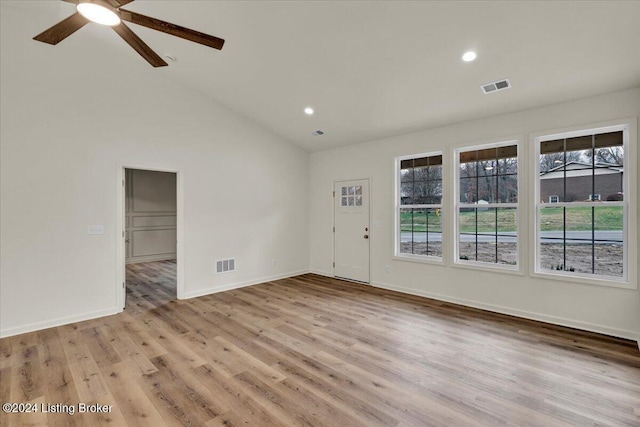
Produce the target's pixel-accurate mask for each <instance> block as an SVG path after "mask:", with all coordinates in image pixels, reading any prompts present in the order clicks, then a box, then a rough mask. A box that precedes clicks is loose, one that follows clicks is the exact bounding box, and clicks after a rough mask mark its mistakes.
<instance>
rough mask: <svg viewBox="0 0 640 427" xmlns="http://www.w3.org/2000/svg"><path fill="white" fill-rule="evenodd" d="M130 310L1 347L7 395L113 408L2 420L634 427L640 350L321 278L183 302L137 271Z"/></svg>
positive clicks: (163, 267) (638, 418) (166, 281)
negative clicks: (103, 410) (105, 411)
mask: <svg viewBox="0 0 640 427" xmlns="http://www.w3.org/2000/svg"><path fill="white" fill-rule="evenodd" d="M128 270H129V273H131V274H130V277H129V282H130V283H129V294H128V303H127V309H126V310H125V312H124V313H121V314H118V315H115V316H110V317H105V318H101V319H97V320H92V321H86V322H80V323H75V324H72V325H67V326H63V327H58V328H52V329H48V330H44V331H40V332H34V333H29V334H23V335H20V336H16V337H10V338H5V339H2V340H0V384H1V387H0V400H1V401H2V402H3V403H4V402H37V403H45V404H56V403H61V404H67V405H69V404H73V405H75V404H77V403H78V402H85V403H100V404H103V405H112V406H113V409H112V412H111V413H107V414H77V413H76V414H75V415H73V416H69V415H65V414H59V413H42V412H39V413H36V414H6V413H3V414H2V415H1V418H0V424H1V425H2V426H24V425H31V424H34V425H38V424H40V425H47V424H48V425H56V426H57V425H59V426H67V425H83V426H95V425H100V424H109V423H110V424H111V425H118V426H119V425H127V424H128V425H148V426H162V425H191V426H237V425H251V426H271V425H274V426H297V425H306V426H331V427H336V426H338V427H346V426H455V427H458V426H545V427H549V426H595V425H597V426H638V425H640V352H638V349H637V347H636V346H635V343H633V342H630V341H625V340H620V339H614V338H609V337H605V336H600V335H596V334H591V333H585V332H580V331H575V330H570V329H566V328H561V327H556V326H551V325H547V324H543V323H537V322H532V321H527V320H522V319H518V318H513V317H509V316H502V315H496V314H491V313H487V312H483V311H480V310H474V309H468V308H464V307H459V306H456V305H453V304H446V303H442V302H437V301H433V300H428V299H424V298H419V297H412V296H407V295H402V294H399V293H394V292H388V291H383V290H378V289H375V288H372V287H369V286H365V285H359V284H354V283H348V282H344V281H339V280H334V279H329V278H325V277H320V276H315V275H304V276H299V277H296V278H291V279H285V280H279V281H276V282H269V283H265V284H261V285H257V286H252V287H248V288H244V289H240V290H234V291H229V292H224V293H219V294H215V295H210V296H205V297H200V298H195V299H191V300H186V301H176V300H175V298H174V297H173V295H175V289H173V287H172V286H173V283H175V279H174V275H175V267H174V264H173V263H171V262H162V263H147V264H136V265H134V266H130V267H129V269H128Z"/></svg>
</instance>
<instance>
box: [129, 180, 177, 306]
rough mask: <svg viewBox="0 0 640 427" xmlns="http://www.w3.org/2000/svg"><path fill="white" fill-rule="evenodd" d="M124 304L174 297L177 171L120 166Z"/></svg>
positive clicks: (157, 302) (152, 302)
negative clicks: (122, 178) (121, 172)
mask: <svg viewBox="0 0 640 427" xmlns="http://www.w3.org/2000/svg"><path fill="white" fill-rule="evenodd" d="M123 184H124V218H123V221H124V227H123V231H124V232H123V238H124V264H125V266H124V276H125V277H124V283H125V287H124V290H125V292H124V295H123V297H124V301H123V308H125V309H131V310H133V311H135V310H138V309H139V308H140V307H146V308H149V307H159V306H161V305H164V304H166V303H168V302H169V301H172V300H175V299H176V298H177V285H178V283H177V263H178V253H177V225H178V221H177V219H178V204H177V173H175V172H164V171H157V170H146V169H132V168H124V180H123Z"/></svg>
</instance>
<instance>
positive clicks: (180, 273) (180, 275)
mask: <svg viewBox="0 0 640 427" xmlns="http://www.w3.org/2000/svg"><path fill="white" fill-rule="evenodd" d="M125 169H140V170H149V171H155V172H171V173H175V174H176V216H177V218H176V239H177V243H176V252H177V257H176V291H177V297H178V299H183V297H184V294H185V289H184V182H183V176H182V171H181V170H180V169H176V168H171V167H166V166H159V165H150V164H129V163H127V164H125V163H119V164H118V165H117V169H116V178H117V181H116V227H115V232H116V284H115V292H116V301H117V302H118V304H119V306H120V311H122V310H124V302H125V295H126V289H125V286H124V285H123V284H124V283H125V281H126V269H125V263H126V249H125V246H124V245H125V243H124V237H123V234H124V232H125V215H126V213H125V202H124V200H125V188H124V185H122V183H123V182H124V179H125Z"/></svg>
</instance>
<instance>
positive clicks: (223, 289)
mask: <svg viewBox="0 0 640 427" xmlns="http://www.w3.org/2000/svg"><path fill="white" fill-rule="evenodd" d="M308 272H309V270H299V271H292V272H289V273H284V274H278V275H275V276H268V277H262V278H258V279H252V280H246V281H244V282H237V283H229V284H226V285H222V286H218V287H215V288H207V289H199V290H197V291H191V292H185V293H184V294H182V295H180V297H179V299H190V298H196V297H201V296H204V295H211V294H217V293H219V292H226V291H230V290H233V289H239V288H245V287H247V286H253V285H258V284H260V283H265V282H272V281H274V280H280V279H286V278H288V277H294V276H299V275H301V274H306V273H308Z"/></svg>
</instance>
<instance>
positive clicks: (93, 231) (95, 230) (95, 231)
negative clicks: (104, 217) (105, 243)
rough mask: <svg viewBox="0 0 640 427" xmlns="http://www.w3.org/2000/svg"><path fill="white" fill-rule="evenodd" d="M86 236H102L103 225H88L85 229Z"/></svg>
mask: <svg viewBox="0 0 640 427" xmlns="http://www.w3.org/2000/svg"><path fill="white" fill-rule="evenodd" d="M87 234H89V235H91V236H97V235H100V234H104V225H90V226H89V227H87Z"/></svg>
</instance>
